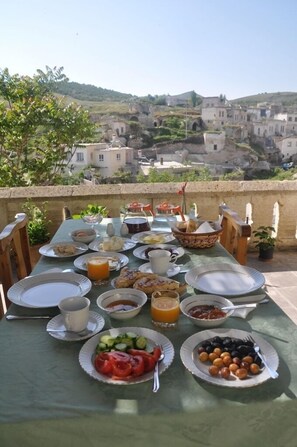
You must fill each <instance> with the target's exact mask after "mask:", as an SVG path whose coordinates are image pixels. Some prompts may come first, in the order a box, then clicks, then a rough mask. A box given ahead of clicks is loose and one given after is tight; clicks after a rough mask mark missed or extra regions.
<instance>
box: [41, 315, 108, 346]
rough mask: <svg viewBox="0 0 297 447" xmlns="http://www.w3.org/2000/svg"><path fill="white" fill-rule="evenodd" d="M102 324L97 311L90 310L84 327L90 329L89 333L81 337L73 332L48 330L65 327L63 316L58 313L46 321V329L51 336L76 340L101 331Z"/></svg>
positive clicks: (64, 339)
mask: <svg viewBox="0 0 297 447" xmlns="http://www.w3.org/2000/svg"><path fill="white" fill-rule="evenodd" d="M104 324H105V321H104V318H103V317H102V316H101V315H100V314H98V313H97V312H92V311H91V312H90V317H89V321H88V325H87V328H86V329H88V330H89V331H90V333H89V334H87V335H84V336H83V337H81V336H79V335H77V334H75V333H73V332H50V331H51V329H52V330H55V331H57V330H59V329H61V330H62V331H63V330H65V329H66V328H65V326H64V320H63V317H62V315H61V314H59V315H57V316H56V317H54V318H52V319H51V320H50V321H49V322H48V324H47V326H46V330H47V332H48V333H49V334H50V335H51V336H52V337H54V338H57V339H58V340H63V341H78V340H86V339H87V338H90V337H93V335H95V334H97V333H98V332H100V331H101V329H103V327H104Z"/></svg>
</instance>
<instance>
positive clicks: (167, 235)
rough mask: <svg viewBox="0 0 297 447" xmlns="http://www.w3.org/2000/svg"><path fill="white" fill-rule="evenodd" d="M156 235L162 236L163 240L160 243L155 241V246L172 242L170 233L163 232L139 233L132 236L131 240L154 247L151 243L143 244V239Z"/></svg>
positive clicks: (172, 237)
mask: <svg viewBox="0 0 297 447" xmlns="http://www.w3.org/2000/svg"><path fill="white" fill-rule="evenodd" d="M158 235H159V236H163V239H162V240H161V241H157V242H156V244H161V243H162V244H167V242H172V241H174V239H175V237H174V236H173V234H172V233H166V232H164V231H142V232H141V233H136V234H133V236H132V237H131V239H132V240H133V241H135V242H137V243H140V244H146V245H155V244H154V243H153V242H145V240H143V239H144V238H146V237H147V236H151V237H153V236H158Z"/></svg>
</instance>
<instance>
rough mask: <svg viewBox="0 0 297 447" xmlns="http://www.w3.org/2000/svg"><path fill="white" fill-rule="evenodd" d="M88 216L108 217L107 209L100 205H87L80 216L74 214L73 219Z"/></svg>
mask: <svg viewBox="0 0 297 447" xmlns="http://www.w3.org/2000/svg"><path fill="white" fill-rule="evenodd" d="M88 214H100V215H101V216H102V217H108V209H107V208H106V207H105V206H102V205H94V204H91V203H89V204H88V206H87V207H86V208H85V209H84V210H82V211H81V212H80V214H74V215H73V216H72V217H73V219H81V218H82V217H84V216H86V215H88Z"/></svg>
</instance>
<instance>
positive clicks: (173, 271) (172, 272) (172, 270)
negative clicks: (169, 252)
mask: <svg viewBox="0 0 297 447" xmlns="http://www.w3.org/2000/svg"><path fill="white" fill-rule="evenodd" d="M139 270H140V271H141V272H142V273H153V272H152V269H151V265H150V263H149V262H147V263H146V264H142V265H141V266H140V267H139ZM179 272H180V267H179V266H178V265H175V264H173V265H172V267H170V269H169V270H167V273H166V276H167V277H168V278H171V276H175V275H177V274H178V273H179ZM163 276H165V275H163Z"/></svg>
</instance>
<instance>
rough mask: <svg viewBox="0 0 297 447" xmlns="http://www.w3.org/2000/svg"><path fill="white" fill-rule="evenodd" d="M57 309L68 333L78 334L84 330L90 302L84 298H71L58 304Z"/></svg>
mask: <svg viewBox="0 0 297 447" xmlns="http://www.w3.org/2000/svg"><path fill="white" fill-rule="evenodd" d="M59 309H60V311H61V314H62V316H63V319H64V325H65V327H66V329H67V330H68V331H73V332H80V331H83V330H84V329H86V327H87V325H88V321H89V313H90V300H89V299H88V298H86V297H85V296H71V297H68V298H64V299H63V300H62V301H60V303H59Z"/></svg>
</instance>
